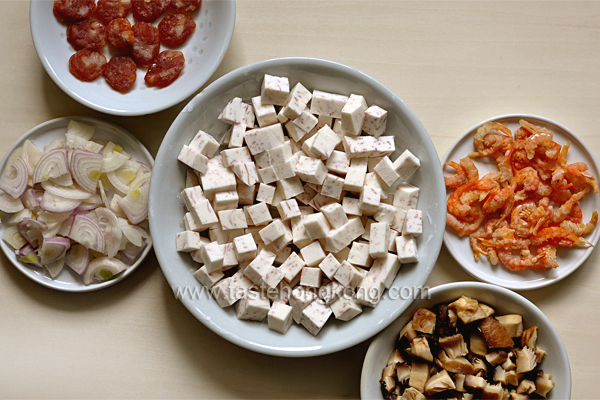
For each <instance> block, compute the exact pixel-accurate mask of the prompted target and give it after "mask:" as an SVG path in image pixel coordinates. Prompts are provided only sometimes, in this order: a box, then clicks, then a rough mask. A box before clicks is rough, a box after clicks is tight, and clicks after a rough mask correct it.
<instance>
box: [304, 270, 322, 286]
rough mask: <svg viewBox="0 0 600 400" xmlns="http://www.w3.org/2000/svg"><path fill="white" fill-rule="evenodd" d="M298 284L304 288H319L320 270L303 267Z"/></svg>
mask: <svg viewBox="0 0 600 400" xmlns="http://www.w3.org/2000/svg"><path fill="white" fill-rule="evenodd" d="M300 284H301V285H302V286H306V287H312V288H318V287H319V286H321V269H319V268H314V267H304V268H302V272H301V275H300Z"/></svg>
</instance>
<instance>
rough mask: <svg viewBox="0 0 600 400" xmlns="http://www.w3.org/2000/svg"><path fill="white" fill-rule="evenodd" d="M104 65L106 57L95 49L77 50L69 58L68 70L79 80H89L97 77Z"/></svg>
mask: <svg viewBox="0 0 600 400" xmlns="http://www.w3.org/2000/svg"><path fill="white" fill-rule="evenodd" d="M105 67H106V57H104V54H102V53H100V52H99V51H97V50H91V49H83V50H79V51H78V52H77V53H75V54H73V55H72V56H71V58H69V71H70V72H71V73H72V74H73V75H74V76H75V78H77V79H79V80H81V81H86V82H90V81H93V80H95V79H97V78H99V77H100V76H101V75H102V73H103V72H104V68H105Z"/></svg>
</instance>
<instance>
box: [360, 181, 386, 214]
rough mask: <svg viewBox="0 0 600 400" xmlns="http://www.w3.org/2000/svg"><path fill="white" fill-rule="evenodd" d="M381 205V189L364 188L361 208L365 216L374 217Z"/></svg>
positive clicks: (361, 196)
mask: <svg viewBox="0 0 600 400" xmlns="http://www.w3.org/2000/svg"><path fill="white" fill-rule="evenodd" d="M379 203H381V189H378V188H373V187H371V186H364V187H363V188H362V190H361V192H360V199H359V208H360V209H361V210H362V212H363V214H365V215H373V214H375V213H376V212H377V209H378V208H379Z"/></svg>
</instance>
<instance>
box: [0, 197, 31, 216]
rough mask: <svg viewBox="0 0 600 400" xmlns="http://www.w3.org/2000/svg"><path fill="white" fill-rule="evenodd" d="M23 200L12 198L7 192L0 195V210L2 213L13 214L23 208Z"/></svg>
mask: <svg viewBox="0 0 600 400" xmlns="http://www.w3.org/2000/svg"><path fill="white" fill-rule="evenodd" d="M24 208H25V207H23V202H22V201H21V199H13V198H12V196H11V195H9V194H8V193H2V195H0V211H1V212H3V213H8V214H13V213H16V212H19V211H21V210H23V209H24Z"/></svg>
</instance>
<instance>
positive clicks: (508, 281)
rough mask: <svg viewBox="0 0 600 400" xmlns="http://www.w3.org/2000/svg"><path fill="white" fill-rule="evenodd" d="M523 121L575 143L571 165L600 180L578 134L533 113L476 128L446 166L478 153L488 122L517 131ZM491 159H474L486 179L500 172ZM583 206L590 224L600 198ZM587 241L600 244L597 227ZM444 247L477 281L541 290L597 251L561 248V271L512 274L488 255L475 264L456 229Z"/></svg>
mask: <svg viewBox="0 0 600 400" xmlns="http://www.w3.org/2000/svg"><path fill="white" fill-rule="evenodd" d="M520 119H525V120H527V121H529V122H531V123H532V124H535V125H539V126H543V127H546V128H548V129H550V130H551V131H552V132H554V141H555V142H557V143H558V144H560V145H564V144H566V143H567V142H571V148H570V149H569V154H568V156H567V162H568V163H573V162H577V161H583V162H585V163H586V164H587V165H588V166H589V168H590V169H589V172H590V173H591V174H592V175H594V176H595V177H596V179H600V167H599V166H598V162H597V161H596V159H595V158H594V155H593V154H592V152H591V150H590V149H589V148H588V147H587V146H586V145H585V143H583V141H582V140H581V139H579V138H578V137H577V135H575V134H574V133H573V132H571V131H570V130H569V129H568V128H566V127H564V126H562V125H560V124H559V123H557V122H554V121H552V120H550V119H548V118H544V117H540V116H537V115H531V114H508V115H500V116H497V117H494V118H490V119H488V120H485V121H482V122H481V123H479V124H477V125H475V126H473V127H472V128H471V129H469V130H468V131H467V132H465V133H464V134H463V135H462V136H461V137H460V138H459V139H458V140H457V141H456V142H455V143H454V144H453V145H452V147H451V148H450V150H448V152H447V153H446V155H445V156H444V159H443V160H442V165H443V164H444V163H445V162H446V161H457V162H458V160H459V159H461V158H462V157H465V156H466V155H467V154H468V153H469V152H472V151H474V148H473V136H474V135H475V132H476V131H477V129H478V128H479V127H480V126H481V125H482V124H483V123H484V122H489V121H498V122H501V123H503V124H505V125H506V126H507V127H508V128H509V129H510V130H511V131H513V132H514V131H515V130H516V129H518V127H519V126H520V125H519V120H520ZM489 160H490V159H489V158H485V159H479V160H474V161H475V164H476V165H477V167H478V168H479V176H483V175H485V174H486V173H488V172H491V171H498V168H497V167H496V164H495V163H494V162H493V161H491V162H490V161H489ZM446 168H448V167H446ZM448 171H449V172H450V171H451V169H450V168H448ZM579 205H580V206H581V209H582V211H583V219H584V221H585V222H587V221H589V220H590V218H591V215H592V211H594V210H600V195H599V194H598V193H593V192H592V193H590V194H588V195H586V196H585V197H584V198H583V199H582V200H581V201H580V202H579ZM585 239H586V240H588V241H589V242H590V243H592V244H593V245H594V246H595V245H596V244H597V243H598V239H600V229H599V228H596V229H595V230H594V231H593V232H592V233H591V234H589V235H587V236H585ZM444 244H445V245H446V247H447V248H448V251H450V254H452V256H453V257H454V259H455V260H456V262H458V264H460V266H461V267H462V268H463V269H464V270H465V271H467V272H468V273H469V274H471V275H472V276H474V277H475V278H477V279H480V280H482V281H485V282H489V283H493V284H495V285H500V286H504V287H506V288H509V289H515V290H529V289H537V288H541V287H545V286H548V285H551V284H553V283H556V282H558V281H560V280H562V279H564V278H566V277H567V276H569V275H570V274H572V273H573V272H574V271H575V270H576V269H577V268H579V266H581V264H583V263H584V262H585V260H587V258H588V257H589V256H590V254H592V251H594V247H592V246H589V247H572V248H559V250H558V253H557V261H558V264H559V267H558V268H555V269H552V270H548V271H534V270H531V269H526V270H524V271H510V270H509V269H508V268H506V267H504V266H503V265H501V263H499V264H498V265H495V266H494V265H492V264H491V263H490V262H489V261H488V259H487V257H485V256H480V257H479V261H475V259H474V258H473V251H472V250H471V246H470V244H469V238H468V236H464V237H460V236H458V235H457V234H456V232H455V231H454V229H452V228H450V227H446V232H445V233H444Z"/></svg>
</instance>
